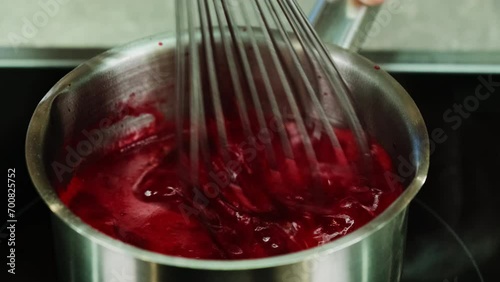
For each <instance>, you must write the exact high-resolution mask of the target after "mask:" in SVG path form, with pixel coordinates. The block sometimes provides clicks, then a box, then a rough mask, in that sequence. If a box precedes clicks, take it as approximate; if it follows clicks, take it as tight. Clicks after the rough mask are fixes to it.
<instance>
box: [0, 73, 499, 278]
mask: <svg viewBox="0 0 500 282" xmlns="http://www.w3.org/2000/svg"><path fill="white" fill-rule="evenodd" d="M68 71H69V69H54V68H47V69H0V82H1V83H2V85H3V86H4V87H3V99H4V100H3V101H4V102H3V103H2V105H1V107H2V110H1V112H2V115H3V118H2V123H3V128H4V129H3V132H4V134H3V136H4V137H3V138H2V142H3V146H2V149H3V150H4V152H3V154H2V157H3V159H4V171H7V170H8V169H9V168H15V169H16V187H17V188H16V218H17V225H16V233H15V234H16V275H10V274H8V273H7V267H6V260H7V259H6V256H7V255H8V246H7V242H8V240H7V239H8V237H7V236H8V233H7V230H6V229H5V227H6V224H4V222H6V220H7V219H6V218H4V217H5V216H6V212H5V211H3V212H2V213H1V214H2V215H1V216H0V220H1V221H0V228H1V230H0V240H1V242H0V245H1V248H0V249H1V251H0V254H1V257H2V258H3V260H2V263H1V265H2V270H1V271H2V274H0V277H6V280H5V279H4V278H1V279H0V281H13V282H17V281H21V282H28V281H30V282H31V281H57V280H56V265H55V258H54V252H53V245H54V242H53V240H52V234H51V226H50V220H49V210H48V208H47V207H46V206H45V204H44V203H43V202H42V201H41V200H40V198H39V196H38V195H37V193H36V191H35V189H34V188H33V185H32V184H31V181H30V179H29V175H28V173H27V170H26V164H25V159H24V139H25V134H26V129H27V125H28V123H29V120H30V118H31V114H32V112H33V111H34V109H35V107H36V105H37V103H38V101H40V99H41V98H42V97H43V95H44V94H45V93H46V92H47V91H48V90H49V89H50V88H51V87H52V85H53V84H54V83H55V82H56V81H57V80H59V79H60V78H61V77H62V76H63V75H64V74H65V73H67V72H68ZM393 76H394V77H395V78H396V79H397V80H398V81H400V83H401V84H402V85H403V86H404V87H405V88H406V89H407V90H408V92H409V93H410V94H411V95H412V97H413V98H414V100H415V101H416V103H417V105H418V106H419V108H420V110H421V111H422V114H423V116H424V119H425V120H426V123H427V126H428V129H429V132H430V133H431V136H432V132H433V131H434V130H436V129H442V130H443V131H444V132H445V135H446V136H447V140H446V141H444V142H442V143H440V144H438V143H435V147H433V148H434V149H433V152H432V155H431V167H430V172H429V177H428V180H427V183H426V184H425V185H424V187H423V188H422V191H421V192H420V193H419V195H418V196H417V198H416V199H415V201H414V202H413V203H412V204H411V206H410V214H409V224H408V238H407V246H406V250H405V262H404V270H403V277H402V281H403V282H423V281H425V282H433V281H436V282H462V281H467V282H475V281H491V282H494V281H498V279H499V277H500V219H499V218H500V177H499V175H498V168H499V166H500V149H499V148H500V146H499V144H500V136H499V135H498V134H496V132H495V131H496V130H498V129H500V87H495V86H490V88H488V87H486V86H483V89H490V90H491V91H492V92H493V93H492V95H491V97H489V98H488V99H487V100H485V101H480V104H479V106H478V109H477V110H474V111H466V110H467V109H471V108H470V107H463V108H462V109H466V110H464V112H462V113H458V112H456V109H457V108H456V107H455V106H454V105H455V104H456V105H461V104H463V102H464V101H466V102H467V103H471V101H472V100H473V98H471V97H472V96H473V95H475V93H476V92H475V91H476V89H477V88H478V86H479V85H481V79H479V76H478V75H473V74H470V75H451V74H449V75H447V74H442V75H436V74H408V73H406V74H393ZM483 78H484V79H483V80H488V79H490V80H491V81H494V82H500V77H499V76H492V77H488V76H487V75H485V76H483ZM497 84H498V83H497ZM492 85H495V83H493V84H492ZM449 111H451V113H450V112H449ZM450 119H451V120H452V121H453V122H451V120H450ZM459 121H460V125H459V124H458V123H459ZM434 140H437V139H434ZM2 194H3V195H2V197H4V199H5V200H4V201H2V203H4V204H3V206H4V207H5V206H6V203H7V199H6V198H7V187H6V188H5V189H4V192H3V193H2ZM9 234H10V233H9ZM60 282H63V281H60Z"/></svg>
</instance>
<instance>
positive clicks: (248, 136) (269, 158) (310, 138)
mask: <svg viewBox="0 0 500 282" xmlns="http://www.w3.org/2000/svg"><path fill="white" fill-rule="evenodd" d="M176 38H177V53H176V64H177V78H176V99H177V103H178V109H177V112H176V117H177V129H178V132H177V134H176V136H177V138H178V140H177V141H178V144H181V145H179V146H184V151H183V152H184V153H185V154H183V155H182V156H181V158H182V159H184V163H185V164H187V167H188V168H189V169H187V171H188V172H189V175H187V176H186V177H188V178H189V179H190V181H191V182H192V184H193V185H195V186H196V185H200V182H203V181H202V180H201V179H200V178H203V177H204V176H203V172H202V171H201V169H200V168H201V167H207V168H208V170H209V171H210V170H216V169H217V168H215V167H214V166H219V168H220V165H219V164H217V162H214V161H213V158H212V157H211V156H212V155H214V154H215V153H216V154H220V156H222V160H223V162H224V163H225V164H226V165H222V166H227V163H228V162H231V160H232V159H234V158H238V156H235V154H234V150H233V153H231V150H229V147H231V144H233V143H235V142H245V143H246V144H247V145H248V146H250V147H252V146H253V147H256V146H261V147H262V154H257V155H258V158H261V160H260V161H262V159H265V162H266V164H268V166H269V167H270V168H271V169H272V170H276V171H278V172H280V171H281V170H280V163H282V162H283V160H292V161H295V162H298V163H300V164H299V165H297V167H298V169H299V170H302V171H303V170H306V171H307V172H308V174H310V175H313V176H314V175H316V174H318V173H320V171H319V167H320V163H321V162H322V161H323V160H324V159H325V156H322V155H319V154H318V150H316V149H315V145H314V144H315V142H316V141H317V140H319V139H321V140H323V141H324V140H326V143H327V144H328V146H329V147H330V152H331V154H332V155H333V156H332V157H334V158H336V159H337V160H341V162H343V163H348V162H349V160H347V157H346V154H345V152H344V150H343V149H342V144H341V140H339V138H338V136H337V134H336V130H335V129H336V128H337V127H343V128H348V129H349V130H350V131H351V132H352V133H353V135H354V136H355V140H356V142H357V147H358V149H359V152H360V156H361V159H362V161H361V162H360V163H359V164H358V165H357V166H351V169H353V170H357V171H363V172H367V171H369V169H370V156H371V154H370V148H369V145H368V141H367V136H365V132H364V130H363V127H362V124H361V122H360V120H359V118H358V115H357V113H356V109H355V106H354V104H353V101H352V100H351V99H352V98H351V95H350V93H349V89H348V86H347V85H346V84H345V82H344V80H343V79H342V76H341V74H340V72H339V70H338V69H337V67H336V66H335V62H334V61H333V60H332V57H331V55H330V53H329V51H328V49H327V47H326V46H325V45H324V44H323V43H322V41H321V40H320V38H319V37H318V35H317V34H316V32H315V31H314V29H313V27H312V26H311V25H310V24H309V22H308V20H307V18H306V16H305V14H304V13H303V12H302V10H301V8H300V7H299V5H298V4H297V2H296V1H295V0H176ZM228 121H231V122H228ZM234 121H236V123H237V126H235V122H234ZM186 131H187V132H189V138H187V137H186V134H185V133H186ZM271 131H273V132H271ZM272 134H275V135H276V136H277V138H276V139H275V140H274V141H271V142H259V140H260V139H259V137H261V136H269V135H272ZM261 139H265V138H261ZM235 140H237V141H235ZM258 142H259V143H262V144H256V143H258ZM324 143H325V142H324ZM183 144H188V145H183ZM239 157H240V158H241V156H239ZM243 158H245V157H243ZM245 161H246V160H245ZM233 174H234V173H233ZM220 188H222V189H223V188H224V187H220ZM312 189H315V188H314V187H312ZM289 200H293V199H289ZM299 200H300V199H299Z"/></svg>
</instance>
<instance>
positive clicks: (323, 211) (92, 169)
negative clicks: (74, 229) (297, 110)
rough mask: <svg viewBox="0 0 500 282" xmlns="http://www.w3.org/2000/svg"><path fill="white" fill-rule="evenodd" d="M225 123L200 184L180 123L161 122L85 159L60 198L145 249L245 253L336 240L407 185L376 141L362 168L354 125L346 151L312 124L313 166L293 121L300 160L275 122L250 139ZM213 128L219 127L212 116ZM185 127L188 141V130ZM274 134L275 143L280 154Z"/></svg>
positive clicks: (258, 254)
mask: <svg viewBox="0 0 500 282" xmlns="http://www.w3.org/2000/svg"><path fill="white" fill-rule="evenodd" d="M164 128H167V127H164ZM226 128H227V129H228V132H227V133H228V137H229V158H230V161H228V160H225V159H224V158H223V157H222V153H221V152H220V151H218V150H216V149H215V148H217V147H218V146H215V145H216V142H215V141H212V143H211V144H210V147H209V150H210V166H211V167H209V166H207V165H200V166H199V170H200V171H199V183H200V185H194V184H193V180H192V179H191V178H190V177H189V173H187V171H188V170H187V168H186V167H182V166H179V163H182V162H179V154H178V153H179V150H180V149H179V148H177V147H176V142H175V141H176V140H175V138H172V131H171V130H170V131H169V130H158V131H157V132H155V134H154V135H153V138H149V139H148V141H143V142H141V143H137V145H136V146H128V147H127V148H128V149H125V150H111V151H109V152H105V153H102V154H100V155H98V156H95V157H93V158H92V159H89V160H87V161H86V162H84V163H83V164H82V165H80V166H79V167H78V168H77V169H76V171H75V172H74V174H73V176H72V178H71V181H70V182H69V184H68V185H67V187H64V188H62V189H59V195H60V198H61V200H62V201H63V202H64V203H65V204H66V205H67V206H68V207H69V208H70V209H71V210H72V211H73V212H74V213H75V214H76V215H78V216H79V217H80V218H81V219H82V220H83V221H84V222H86V223H88V224H89V225H91V226H92V227H94V228H95V229H97V230H99V231H101V232H103V233H105V234H107V235H109V236H111V237H113V238H116V239H118V240H121V241H124V242H127V243H129V244H132V245H134V246H137V247H140V248H143V249H146V250H151V251H154V252H158V253H163V254H167V255H173V256H182V257H188V258H199V259H247V258H262V257H269V256H275V255H281V254H287V253H291V252H296V251H300V250H304V249H308V248H312V247H315V246H319V245H322V244H325V243H328V242H331V241H333V240H335V239H336V238H339V237H341V236H343V235H346V234H348V233H350V232H352V231H354V230H356V229H357V228H359V227H361V226H363V225H364V224H365V223H367V222H368V221H370V220H371V219H373V218H374V217H376V216H377V215H378V214H380V213H381V212H382V211H383V210H384V209H385V208H386V207H387V206H389V205H390V204H391V203H392V202H393V201H394V200H395V199H396V198H397V197H398V196H399V195H400V194H401V192H402V187H400V186H398V185H394V184H392V185H389V184H388V183H387V181H386V179H385V177H384V173H385V172H387V171H392V170H393V168H392V164H391V161H390V158H389V156H388V155H387V153H386V152H385V151H384V150H383V149H382V147H381V146H380V145H378V144H377V143H375V142H374V141H371V147H370V148H371V151H372V154H373V169H372V171H371V173H370V174H369V175H365V174H361V173H358V172H356V171H355V169H354V168H355V167H356V165H357V164H359V163H360V161H361V160H360V156H359V154H358V151H357V147H356V143H355V141H354V138H353V136H352V134H351V132H350V131H346V130H340V129H336V130H335V131H336V134H337V136H338V138H339V141H340V144H341V146H342V148H343V151H344V152H345V156H346V158H342V157H341V155H339V154H338V153H339V150H338V149H337V150H333V149H332V146H331V145H330V143H329V139H328V138H327V137H326V136H324V135H320V136H316V137H314V136H315V135H313V134H312V133H311V139H312V142H313V147H314V150H315V152H316V155H317V156H318V161H319V165H318V170H317V172H316V173H315V174H314V175H313V174H312V173H311V170H310V169H309V166H308V161H307V158H306V157H305V153H304V146H303V144H302V142H301V140H302V138H301V137H300V135H299V133H298V130H297V126H296V124H295V123H293V122H287V123H286V126H285V129H284V130H285V132H286V134H288V138H289V140H290V141H291V147H292V152H293V154H294V158H293V160H292V159H290V158H286V157H285V155H284V153H283V150H282V148H283V146H282V143H281V141H280V138H279V135H278V134H277V133H276V132H274V133H273V134H271V135H269V136H268V137H269V138H264V137H265V136H264V135H261V137H262V138H255V139H253V140H249V139H248V138H245V135H244V134H243V133H242V129H241V128H242V126H241V123H240V122H239V121H233V120H226ZM278 130H279V129H278ZM208 135H209V136H210V140H216V136H218V135H217V128H216V126H215V124H214V122H213V121H210V120H209V121H208ZM256 136H258V135H256ZM183 137H184V138H183V142H184V145H185V147H186V148H189V141H190V136H189V135H187V134H185V135H184V136H183ZM266 144H269V146H271V147H272V148H273V151H275V152H276V155H275V160H276V161H275V163H274V164H273V163H272V162H271V161H269V160H270V158H269V157H268V154H267V153H266V152H267V151H266ZM183 148H184V147H183ZM336 153H337V154H336ZM200 158H201V156H200ZM196 187H198V188H196Z"/></svg>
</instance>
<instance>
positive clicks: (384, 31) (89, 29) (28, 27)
mask: <svg viewBox="0 0 500 282" xmlns="http://www.w3.org/2000/svg"><path fill="white" fill-rule="evenodd" d="M328 1H331V0H298V2H300V4H301V5H302V6H303V8H304V11H305V12H306V13H308V14H310V12H311V10H312V9H313V7H314V5H315V4H317V3H318V2H328ZM0 7H1V9H0V60H1V63H2V64H3V65H9V64H10V65H12V64H23V63H26V64H29V63H31V64H36V63H40V62H37V61H31V62H29V61H27V60H28V59H42V58H40V56H41V54H40V53H39V54H33V53H32V51H35V50H32V49H31V48H35V49H42V50H47V49H54V48H64V49H86V50H87V51H88V50H90V49H103V48H104V49H105V48H109V47H112V46H116V45H120V44H123V43H125V42H129V41H132V40H134V39H138V38H142V37H146V36H148V35H151V34H155V33H159V32H165V31H173V28H174V24H173V23H174V5H173V1H171V0H168V1H166V0H146V1H133V0H106V1H101V0H2V3H1V4H0ZM393 7H397V8H393ZM499 14H500V1H497V0H440V1H436V0H387V1H386V3H385V4H384V7H382V9H381V12H380V13H379V15H378V17H377V18H376V19H375V25H374V28H373V29H372V31H371V32H370V33H369V34H367V36H366V37H367V39H366V42H365V44H364V45H363V46H362V47H363V48H362V52H363V53H364V54H367V56H368V57H370V58H374V59H379V61H383V62H381V63H386V64H394V63H399V64H415V63H416V62H418V63H419V64H420V66H418V67H419V68H427V69H428V68H429V66H427V65H425V64H429V63H434V64H437V63H439V64H441V66H438V68H440V67H441V68H442V67H445V66H444V64H450V63H456V64H469V65H470V67H474V68H478V67H479V68H480V67H484V68H490V69H491V68H493V67H492V66H491V65H492V64H493V62H494V63H499V62H500V57H499V55H498V50H500V32H498V27H500V17H498V15H499ZM24 48H28V49H24ZM13 50H16V51H17V52H14V53H13V52H12V51H13ZM28 51H29V52H28ZM88 54H90V53H78V54H74V56H73V59H81V58H78V57H86V56H87V55H88ZM67 56H68V54H66V53H64V52H62V53H59V54H48V53H45V55H44V58H43V59H45V60H51V59H53V60H57V59H59V60H61V59H70V58H68V57H67ZM13 58H18V59H20V61H19V60H18V61H12V59H13ZM45 63H50V62H49V61H46V62H45ZM66 63H68V62H66ZM394 67H396V68H405V69H406V68H408V66H404V65H398V66H394ZM458 68H460V67H457V69H458ZM413 69H415V67H414V68H413ZM457 69H455V71H457Z"/></svg>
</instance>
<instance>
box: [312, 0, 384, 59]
mask: <svg viewBox="0 0 500 282" xmlns="http://www.w3.org/2000/svg"><path fill="white" fill-rule="evenodd" d="M379 10H380V6H373V7H368V6H364V5H359V4H356V3H355V1H353V0H317V1H316V4H315V6H314V8H313V10H312V12H311V13H310V15H309V21H310V22H311V23H312V25H313V26H314V28H315V29H316V31H317V32H318V35H319V36H320V37H321V39H322V40H323V41H324V42H327V43H332V44H336V45H338V46H340V47H342V48H345V49H350V50H352V51H355V52H356V51H358V50H359V49H360V48H361V45H362V44H363V42H364V40H365V39H366V37H368V36H369V34H370V29H371V27H372V24H373V22H374V21H375V19H376V16H377V14H378V11H379Z"/></svg>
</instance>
